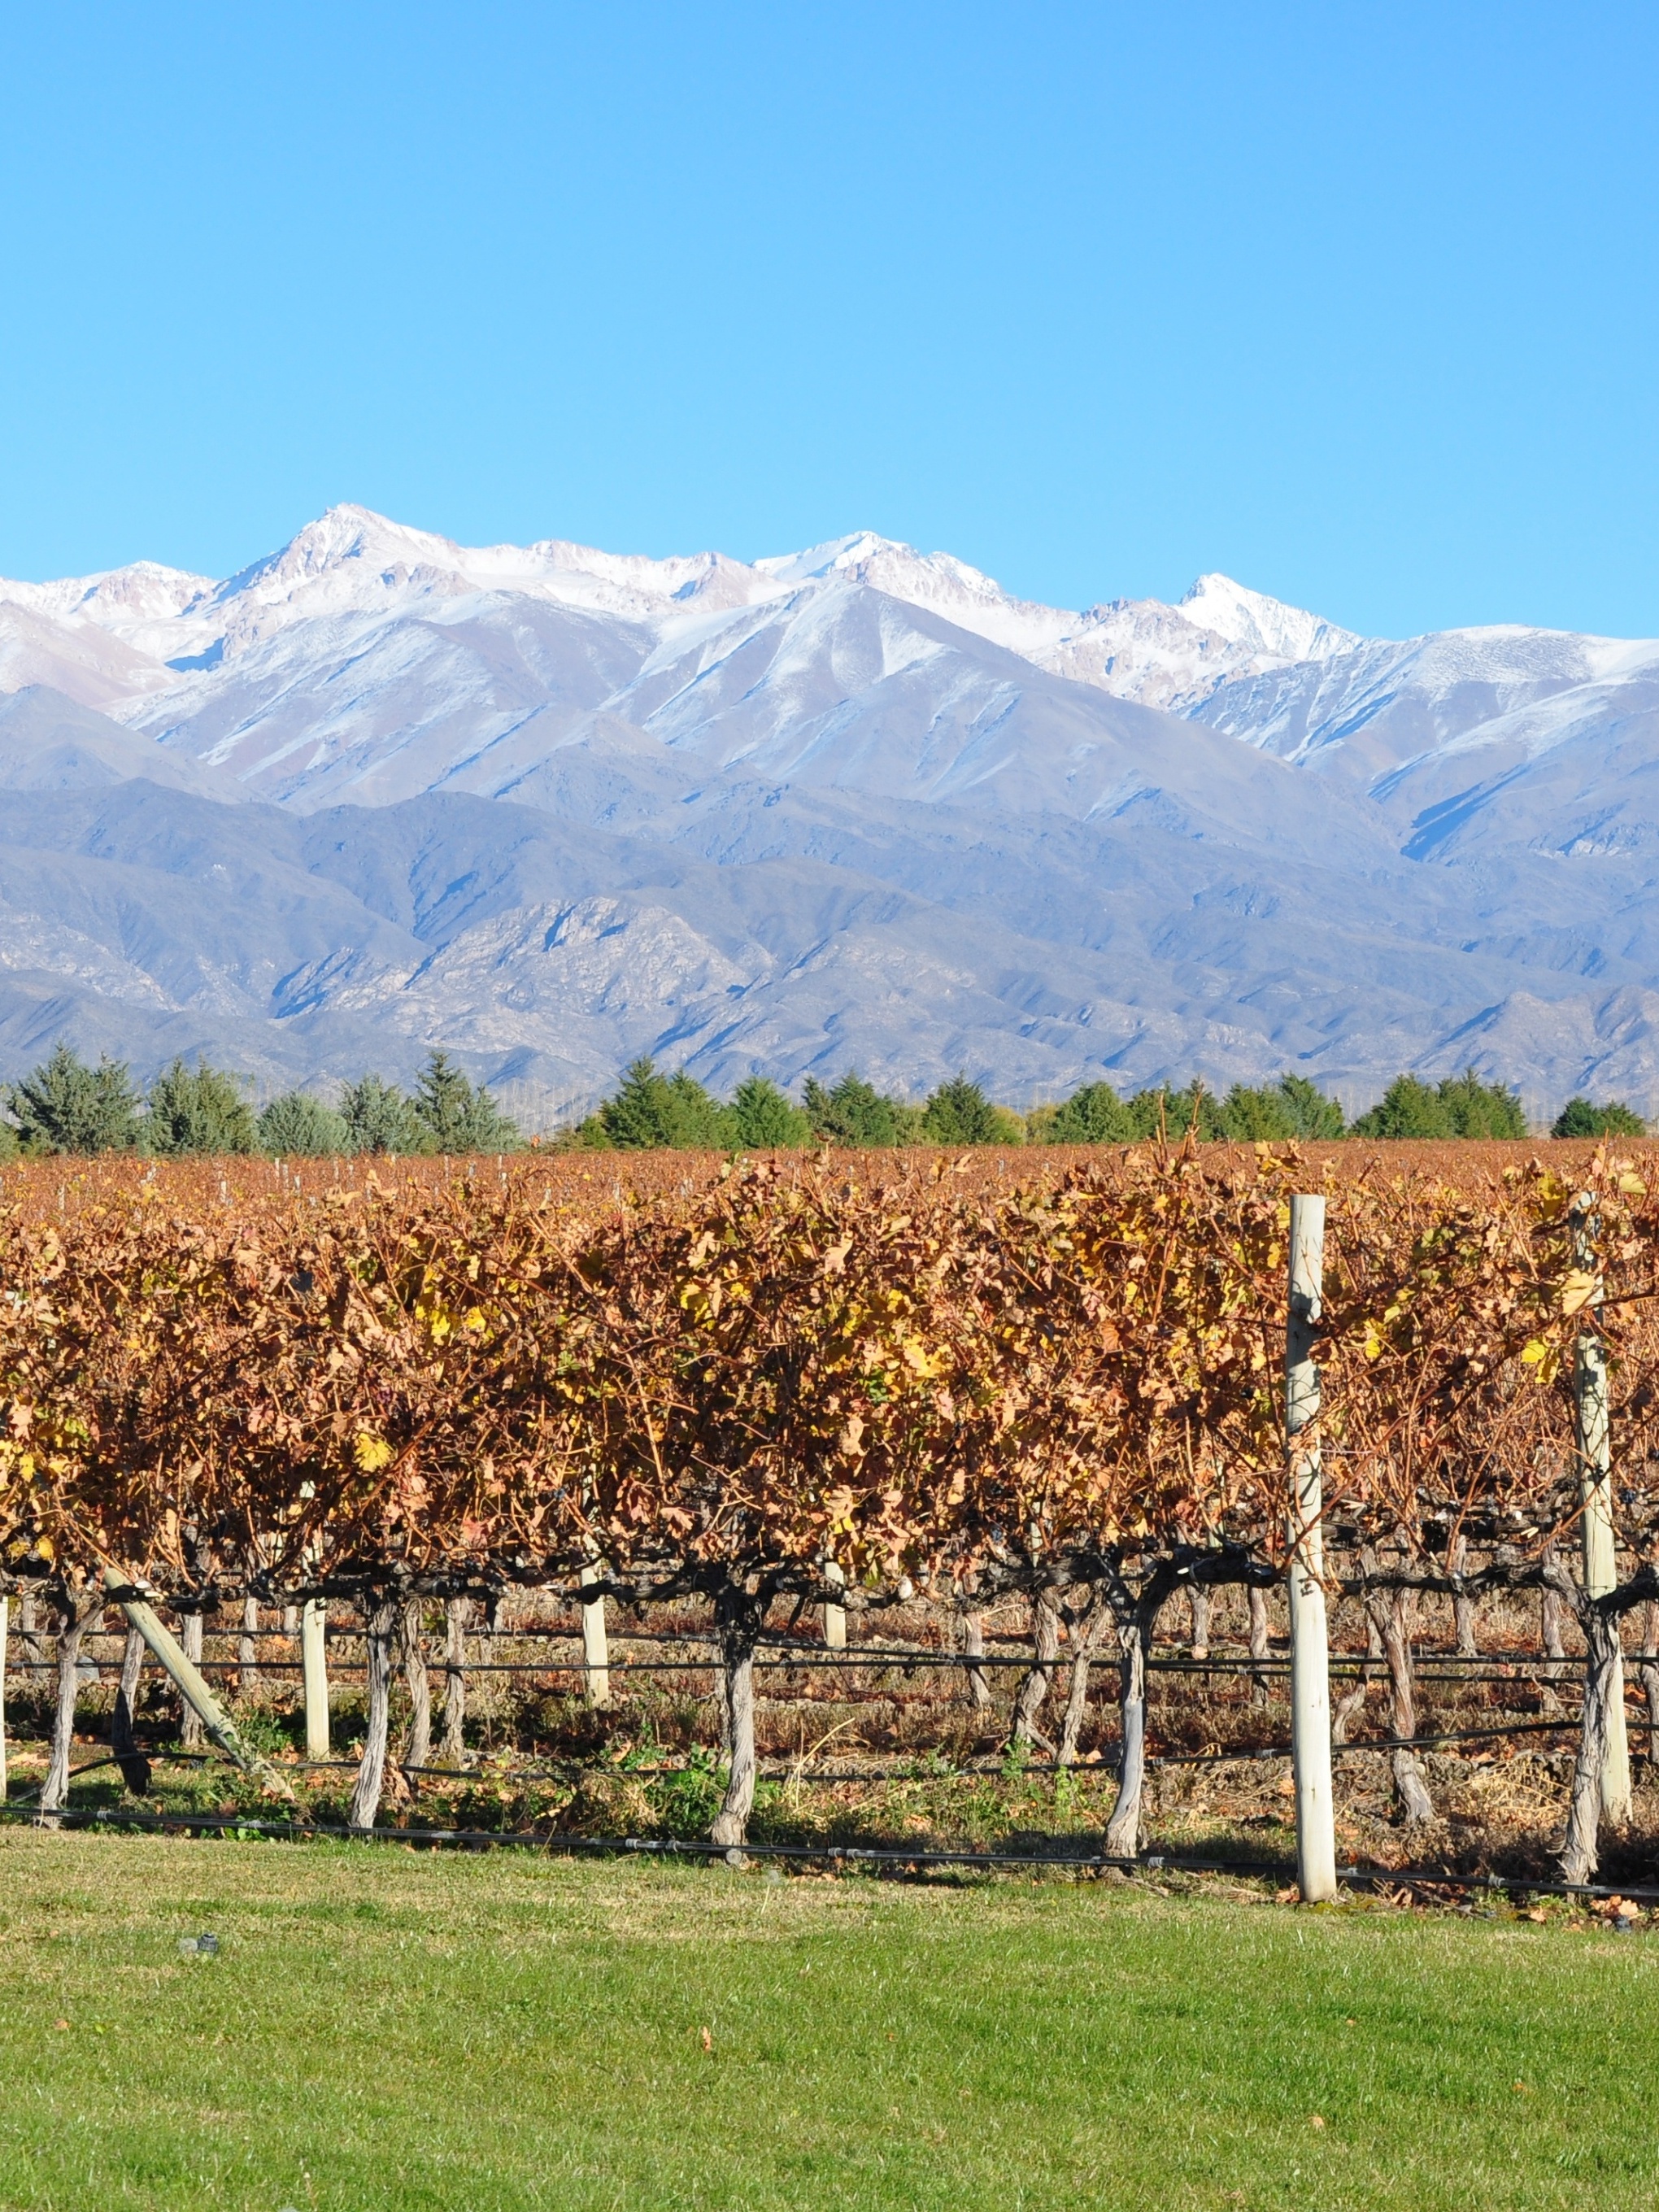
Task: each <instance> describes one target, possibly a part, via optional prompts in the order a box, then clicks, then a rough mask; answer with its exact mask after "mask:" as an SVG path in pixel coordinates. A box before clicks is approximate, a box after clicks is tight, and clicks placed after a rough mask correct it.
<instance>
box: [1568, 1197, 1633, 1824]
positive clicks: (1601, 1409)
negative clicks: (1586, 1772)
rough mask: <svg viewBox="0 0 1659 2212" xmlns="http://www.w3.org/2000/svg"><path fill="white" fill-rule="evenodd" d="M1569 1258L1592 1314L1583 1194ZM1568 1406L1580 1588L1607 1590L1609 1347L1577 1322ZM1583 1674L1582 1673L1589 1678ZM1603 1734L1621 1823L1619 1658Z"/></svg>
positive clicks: (1615, 1571)
mask: <svg viewBox="0 0 1659 2212" xmlns="http://www.w3.org/2000/svg"><path fill="white" fill-rule="evenodd" d="M1573 1243H1574V1258H1575V1261H1576V1263H1577V1266H1578V1267H1581V1268H1583V1270H1584V1272H1585V1273H1587V1274H1593V1275H1595V1290H1594V1291H1592V1292H1591V1294H1590V1297H1589V1302H1588V1304H1587V1305H1586V1308H1585V1311H1586V1313H1587V1314H1589V1315H1590V1316H1595V1314H1596V1312H1597V1310H1599V1308H1600V1306H1601V1298H1602V1289H1601V1275H1600V1273H1599V1272H1598V1270H1597V1267H1596V1261H1595V1221H1594V1219H1593V1218H1592V1217H1591V1215H1590V1213H1589V1211H1588V1208H1587V1206H1585V1205H1584V1204H1583V1202H1582V1201H1581V1202H1580V1204H1579V1205H1578V1206H1577V1207H1576V1208H1575V1210H1574V1232H1573ZM1572 1382H1573V1406H1574V1412H1575V1415H1576V1420H1577V1431H1578V1479H1579V1497H1580V1498H1581V1499H1582V1501H1583V1509H1584V1510H1583V1523H1582V1526H1583V1557H1584V1592H1585V1595H1587V1596H1589V1597H1605V1596H1606V1595H1607V1592H1608V1591H1609V1590H1610V1589H1615V1588H1616V1587H1617V1585H1618V1582H1619V1555H1618V1553H1617V1550H1616V1549H1615V1547H1614V1544H1613V1449H1612V1438H1611V1435H1610V1429H1609V1423H1608V1419H1607V1348H1606V1346H1604V1345H1603V1343H1602V1341H1601V1331H1600V1329H1599V1328H1585V1329H1583V1330H1581V1331H1580V1332H1579V1335H1578V1338H1577V1343H1576V1345H1575V1346H1574V1348H1573V1374H1572ZM1587 1679H1588V1678H1587ZM1601 1741H1602V1753H1601V1817H1602V1819H1603V1820H1611V1821H1612V1822H1613V1825H1614V1826H1618V1827H1622V1826H1624V1825H1625V1824H1626V1822H1627V1821H1628V1820H1629V1819H1630V1815H1631V1799H1630V1744H1629V1740H1628V1738H1627V1736H1626V1730H1625V1662H1624V1656H1623V1654H1622V1653H1620V1654H1619V1655H1617V1656H1615V1657H1614V1659H1613V1667H1612V1672H1611V1675H1610V1677H1609V1680H1608V1684H1607V1717H1606V1726H1605V1729H1604V1730H1603V1734H1602V1738H1601Z"/></svg>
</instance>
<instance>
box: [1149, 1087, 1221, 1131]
mask: <svg viewBox="0 0 1659 2212" xmlns="http://www.w3.org/2000/svg"><path fill="white" fill-rule="evenodd" d="M1128 1110H1129V1118H1130V1121H1132V1122H1133V1125H1134V1133H1135V1135H1136V1136H1137V1137H1139V1138H1143V1139H1144V1138H1147V1137H1156V1136H1158V1135H1160V1134H1161V1135H1162V1136H1164V1138H1165V1139H1168V1141H1169V1142H1170V1144H1172V1145H1173V1144H1179V1143H1180V1141H1181V1139H1182V1138H1183V1137H1184V1136H1185V1135H1186V1134H1187V1132H1188V1130H1189V1129H1190V1128H1192V1127H1194V1124H1196V1127H1197V1131H1198V1135H1199V1138H1200V1141H1201V1142H1203V1143H1205V1144H1211V1143H1213V1142H1214V1140H1215V1139H1217V1138H1218V1137H1220V1136H1222V1135H1224V1134H1225V1131H1224V1130H1223V1128H1222V1126H1221V1115H1220V1112H1219V1110H1218V1107H1217V1105H1216V1100H1215V1094H1214V1092H1213V1091H1210V1090H1207V1089H1206V1087H1205V1085H1204V1084H1203V1083H1202V1081H1200V1080H1194V1081H1193V1082H1191V1083H1189V1084H1188V1085H1186V1086H1185V1087H1184V1089H1182V1090H1180V1091H1170V1090H1169V1089H1168V1088H1167V1087H1166V1086H1164V1085H1159V1086H1158V1089H1157V1090H1155V1091H1136V1093H1135V1095H1134V1097H1133V1098H1132V1099H1131V1100H1130V1101H1129V1109H1128Z"/></svg>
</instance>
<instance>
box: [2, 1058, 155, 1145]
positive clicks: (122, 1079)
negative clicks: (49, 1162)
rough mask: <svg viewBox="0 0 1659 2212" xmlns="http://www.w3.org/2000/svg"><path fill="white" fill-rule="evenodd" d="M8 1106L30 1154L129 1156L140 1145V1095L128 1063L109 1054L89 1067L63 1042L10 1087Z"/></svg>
mask: <svg viewBox="0 0 1659 2212" xmlns="http://www.w3.org/2000/svg"><path fill="white" fill-rule="evenodd" d="M6 1103H7V1105H8V1106H9V1108H10V1109H11V1112H12V1115H13V1116H14V1117H15V1121H16V1123H17V1136H18V1139H19V1141H20V1142H21V1145H22V1146H23V1148H24V1150H25V1151H27V1152H131V1150H132V1149H133V1147H134V1146H136V1145H137V1141H138V1094H137V1091H135V1090H134V1089H133V1087H132V1083H131V1079H130V1078H129V1076H128V1074H127V1070H126V1066H125V1062H123V1061H120V1060H111V1059H110V1057H109V1056H108V1054H104V1055H103V1057H102V1058H100V1060H99V1062H98V1065H97V1066H96V1067H88V1066H87V1064H86V1062H85V1061H84V1060H82V1058H81V1056H80V1054H78V1053H76V1051H75V1050H74V1049H73V1048H71V1047H70V1046H69V1045H67V1044H65V1043H64V1042H62V1040H61V1039H60V1040H59V1042H58V1043H57V1044H55V1045H54V1046H53V1047H52V1056H51V1058H50V1059H48V1060H43V1061H42V1062H41V1064H40V1066H39V1067H37V1068H35V1069H34V1070H33V1073H31V1074H28V1075H26V1076H25V1077H24V1078H23V1079H22V1081H21V1083H14V1084H12V1085H10V1086H9V1089H8V1091H7V1092H6Z"/></svg>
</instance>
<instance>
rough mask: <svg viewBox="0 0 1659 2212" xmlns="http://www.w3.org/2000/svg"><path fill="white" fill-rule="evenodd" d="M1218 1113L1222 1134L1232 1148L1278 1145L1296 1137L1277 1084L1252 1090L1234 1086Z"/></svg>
mask: <svg viewBox="0 0 1659 2212" xmlns="http://www.w3.org/2000/svg"><path fill="white" fill-rule="evenodd" d="M1218 1111H1219V1118H1220V1122H1221V1133H1222V1134H1223V1136H1225V1137H1230V1138H1231V1139H1232V1140H1233V1142H1234V1143H1235V1144H1264V1143H1265V1144H1279V1143H1284V1142H1288V1141H1289V1140H1290V1139H1292V1138H1294V1137H1295V1135H1296V1133H1297V1129H1296V1124H1295V1122H1294V1121H1292V1120H1291V1109H1290V1106H1289V1104H1288V1103H1287V1102H1286V1101H1285V1099H1284V1098H1282V1097H1280V1096H1279V1087H1278V1085H1276V1084H1271V1083H1264V1084H1262V1085H1261V1086H1260V1088H1259V1089H1253V1088H1251V1087H1250V1086H1249V1085H1246V1084H1243V1083H1235V1084H1234V1085H1233V1087H1232V1089H1231V1091H1229V1092H1228V1093H1227V1095H1226V1097H1225V1098H1224V1099H1223V1100H1222V1102H1221V1105H1220V1108H1219V1109H1218Z"/></svg>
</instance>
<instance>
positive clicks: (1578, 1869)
mask: <svg viewBox="0 0 1659 2212" xmlns="http://www.w3.org/2000/svg"><path fill="white" fill-rule="evenodd" d="M1581 1622H1582V1626H1583V1631H1584V1642H1585V1645H1586V1647H1587V1648H1586V1650H1585V1655H1584V1709H1583V1715H1582V1717H1581V1718H1580V1720H1579V1724H1578V1756H1577V1759H1575V1761H1574V1762H1573V1770H1572V1799H1571V1805H1570V1806H1569V1808H1568V1812H1567V1840H1566V1845H1565V1849H1564V1850H1563V1851H1562V1853H1561V1872H1562V1874H1563V1875H1564V1876H1565V1878H1566V1880H1567V1881H1589V1879H1590V1877H1591V1875H1594V1873H1595V1869H1596V1865H1597V1861H1598V1851H1597V1845H1598V1833H1599V1831H1600V1828H1601V1774H1602V1766H1603V1763H1604V1761H1605V1759H1606V1758H1607V1716H1608V1707H1609V1705H1610V1703H1611V1699H1612V1695H1613V1685H1614V1683H1615V1682H1616V1681H1617V1680H1618V1678H1619V1660H1620V1640H1619V1622H1618V1618H1617V1616H1616V1615H1615V1614H1613V1613H1608V1612H1604V1611H1603V1610H1602V1608H1601V1607H1600V1606H1596V1605H1587V1606H1586V1607H1584V1608H1583V1613H1582V1614H1581Z"/></svg>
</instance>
